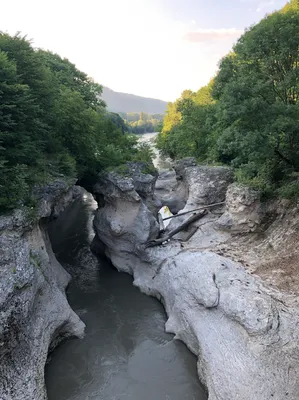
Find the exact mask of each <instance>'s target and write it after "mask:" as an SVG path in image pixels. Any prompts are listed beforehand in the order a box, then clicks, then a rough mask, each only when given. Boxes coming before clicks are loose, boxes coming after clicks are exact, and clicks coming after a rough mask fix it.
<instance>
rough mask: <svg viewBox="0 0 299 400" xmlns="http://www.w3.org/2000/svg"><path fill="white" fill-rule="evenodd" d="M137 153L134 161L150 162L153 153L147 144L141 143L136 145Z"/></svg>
mask: <svg viewBox="0 0 299 400" xmlns="http://www.w3.org/2000/svg"><path fill="white" fill-rule="evenodd" d="M136 147H137V152H136V154H135V156H134V158H133V159H134V161H144V162H152V159H153V158H154V152H153V150H152V148H151V146H150V145H149V144H148V143H145V142H141V143H138V144H137V146H136Z"/></svg>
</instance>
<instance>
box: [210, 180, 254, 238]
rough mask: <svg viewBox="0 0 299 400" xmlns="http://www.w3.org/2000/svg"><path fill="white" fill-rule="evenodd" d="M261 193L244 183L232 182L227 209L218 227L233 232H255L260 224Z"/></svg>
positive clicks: (227, 194) (218, 222) (227, 196)
mask: <svg viewBox="0 0 299 400" xmlns="http://www.w3.org/2000/svg"><path fill="white" fill-rule="evenodd" d="M261 219H262V209H261V202H260V193H259V192H258V191H257V190H254V189H251V188H249V187H247V186H244V185H239V184H236V183H234V184H232V185H230V186H229V187H228V190H227V193H226V210H225V213H224V214H223V215H222V216H221V218H220V219H219V220H218V221H217V227H218V228H219V229H223V230H229V231H232V232H236V233H237V232H238V233H244V232H254V231H255V230H256V229H257V228H258V227H259V225H260V223H261Z"/></svg>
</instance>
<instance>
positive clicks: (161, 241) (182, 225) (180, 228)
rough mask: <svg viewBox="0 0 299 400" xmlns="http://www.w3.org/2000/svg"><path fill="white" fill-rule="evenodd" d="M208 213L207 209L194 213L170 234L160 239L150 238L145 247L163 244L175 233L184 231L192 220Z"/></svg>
mask: <svg viewBox="0 0 299 400" xmlns="http://www.w3.org/2000/svg"><path fill="white" fill-rule="evenodd" d="M206 214H207V210H202V211H201V212H199V213H197V214H193V215H192V216H191V217H189V218H188V219H187V220H186V221H184V222H183V223H182V224H181V225H179V226H178V227H177V228H175V229H173V230H172V231H170V232H169V233H168V235H166V236H164V237H162V238H160V239H153V240H149V241H148V242H146V244H145V247H154V246H159V244H162V243H164V242H166V241H167V240H169V239H170V238H172V237H173V236H174V235H176V234H177V233H179V232H180V231H182V230H183V229H186V228H187V227H188V226H189V225H190V224H192V222H195V221H197V220H199V219H200V218H202V217H203V216H204V215H206Z"/></svg>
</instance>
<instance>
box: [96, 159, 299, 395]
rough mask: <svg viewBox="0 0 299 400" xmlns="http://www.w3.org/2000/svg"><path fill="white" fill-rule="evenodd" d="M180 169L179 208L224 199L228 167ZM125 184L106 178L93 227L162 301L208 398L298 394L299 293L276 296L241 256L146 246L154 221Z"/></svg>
mask: <svg viewBox="0 0 299 400" xmlns="http://www.w3.org/2000/svg"><path fill="white" fill-rule="evenodd" d="M188 163H192V160H191V161H190V160H189V161H188ZM180 171H181V176H182V179H183V181H184V182H185V184H186V187H187V189H188V193H189V198H188V201H187V205H186V207H185V209H186V208H189V207H193V208H195V207H196V206H200V205H205V204H208V203H213V202H218V201H222V200H224V198H225V192H226V189H227V186H228V183H229V182H230V181H231V179H232V172H231V170H229V169H228V168H223V167H212V168H210V167H197V166H194V165H191V166H190V165H188V166H186V165H185V166H183V167H182V168H181V170H180ZM130 188H131V189H130V190H131V192H130V193H131V195H130V196H128V195H127V192H122V191H121V189H120V187H119V185H116V184H115V182H113V183H110V186H106V188H105V199H106V201H105V206H104V207H103V208H101V209H100V210H99V211H98V213H97V216H96V219H95V230H96V234H97V235H98V236H99V238H100V240H102V241H103V242H104V243H105V245H106V247H107V248H106V254H107V255H108V256H109V257H110V258H111V260H112V262H113V264H114V265H115V266H116V267H117V268H118V269H119V270H122V271H126V272H129V273H131V274H132V275H133V276H134V285H136V286H138V287H139V288H140V289H141V290H142V291H143V292H144V293H146V294H148V295H151V296H155V297H157V298H158V299H159V300H160V301H161V302H162V303H163V304H164V306H165V309H166V312H167V315H168V321H167V323H166V330H167V331H169V332H172V333H174V334H175V335H176V336H175V338H177V339H180V340H182V341H184V342H185V343H186V345H187V346H188V347H189V349H190V350H191V351H192V352H193V353H194V354H196V355H197V357H198V373H199V377H200V379H201V381H202V382H203V383H204V384H205V385H206V387H207V389H208V391H209V400H256V399H260V400H269V399H273V400H282V399H289V400H296V399H297V398H298V391H299V383H298V382H299V363H298V359H299V353H298V349H297V347H298V346H297V343H298V340H299V333H298V332H299V331H298V325H299V308H298V300H297V299H296V298H293V297H289V296H283V299H282V296H281V295H280V293H279V292H277V291H276V290H274V289H272V288H269V287H267V286H266V285H265V284H264V283H263V282H262V281H261V280H260V279H259V278H257V277H254V276H252V275H250V274H249V273H248V272H247V271H246V270H245V269H244V268H243V266H242V265H241V264H240V263H236V262H233V261H232V260H230V259H228V258H225V257H222V256H220V255H218V254H215V253H213V252H211V251H205V250H202V251H200V250H198V249H196V248H189V249H184V248H183V247H181V245H180V244H179V243H178V242H175V241H171V242H170V243H167V244H166V245H162V246H159V247H154V248H148V249H146V248H145V247H144V242H145V241H146V240H148V239H149V238H151V237H152V236H154V235H155V234H157V224H156V223H155V219H154V217H153V214H152V213H151V212H150V210H149V209H148V208H147V206H146V201H145V200H144V199H142V198H141V197H140V196H139V195H138V193H137V192H136V190H135V189H134V184H133V183H131V186H130ZM151 195H152V194H150V196H151ZM250 204H251V203H250ZM194 206H195V207H194Z"/></svg>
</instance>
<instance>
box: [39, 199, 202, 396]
mask: <svg viewBox="0 0 299 400" xmlns="http://www.w3.org/2000/svg"><path fill="white" fill-rule="evenodd" d="M95 207H96V204H95V202H94V200H93V198H92V196H91V195H89V194H84V195H83V196H82V198H81V199H79V200H78V201H76V202H75V203H74V204H72V205H71V206H70V207H69V208H68V209H66V210H65V211H64V212H63V213H62V214H61V215H60V216H59V218H58V219H57V220H55V221H53V222H52V223H51V224H50V227H49V234H50V238H51V242H52V245H53V250H54V252H55V253H56V256H57V258H58V260H59V261H60V262H61V264H62V265H63V266H64V267H65V268H66V269H67V270H68V272H69V273H70V274H71V275H72V277H73V279H72V281H71V284H70V285H69V288H68V290H67V295H68V300H69V302H70V305H71V307H72V308H73V309H74V310H75V312H76V313H77V314H78V315H79V316H80V318H81V319H82V320H83V321H84V323H85V324H86V335H85V338H84V339H82V340H78V339H73V340H68V341H66V342H64V343H62V344H61V345H60V346H59V347H58V348H57V349H56V350H55V351H54V352H53V353H52V354H51V355H50V356H49V360H48V363H47V366H46V385H47V392H48V398H49V400H141V399H142V400H183V399H184V400H206V399H207V396H206V394H205V392H204V389H203V387H202V386H201V384H200V383H199V380H198V376H197V370H196V358H195V356H194V355H193V354H191V353H190V352H189V350H188V349H187V348H186V346H185V345H184V344H183V343H182V342H180V341H177V340H174V339H173V335H170V334H167V333H165V330H164V324H165V321H166V315H165V312H164V309H163V307H162V305H161V304H160V303H159V302H158V301H157V300H156V299H154V298H151V297H148V296H146V295H144V294H142V293H141V292H140V291H139V290H138V289H137V288H135V287H134V286H133V284H132V278H131V277H130V276H129V275H127V274H124V273H119V272H117V271H116V270H115V269H114V268H113V267H112V266H111V264H110V263H109V262H108V261H106V260H104V259H103V260H97V259H96V258H95V257H94V256H93V255H92V254H91V252H90V250H89V244H90V242H91V240H92V237H93V230H92V218H93V210H94V209H95Z"/></svg>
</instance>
